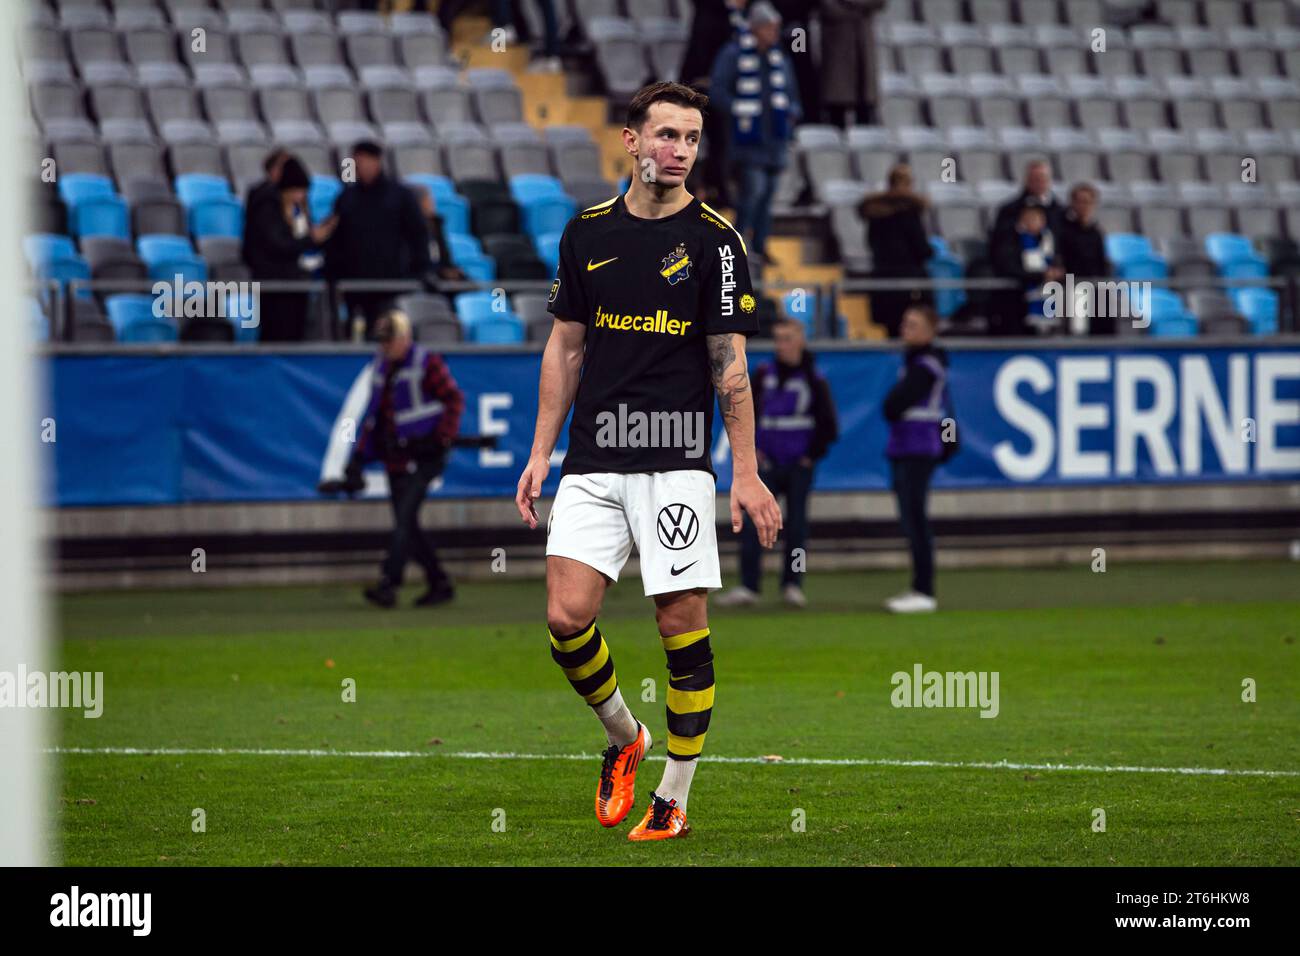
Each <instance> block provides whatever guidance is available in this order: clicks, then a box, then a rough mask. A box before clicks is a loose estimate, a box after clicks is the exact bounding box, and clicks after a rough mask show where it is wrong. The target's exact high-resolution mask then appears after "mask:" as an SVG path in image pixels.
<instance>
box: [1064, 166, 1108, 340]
mask: <svg viewBox="0 0 1300 956" xmlns="http://www.w3.org/2000/svg"><path fill="white" fill-rule="evenodd" d="M1097 199H1098V192H1097V187H1096V186H1094V185H1092V183H1078V184H1077V185H1075V186H1074V187H1073V188H1072V189H1071V190H1070V205H1069V208H1067V209H1066V210H1065V213H1064V214H1063V215H1062V216H1061V234H1060V239H1059V241H1058V242H1057V250H1058V252H1059V254H1060V260H1061V268H1062V269H1064V270H1065V271H1066V272H1067V273H1069V274H1071V275H1073V276H1074V278H1075V281H1076V282H1077V281H1079V280H1081V279H1083V280H1087V279H1104V278H1107V277H1108V276H1109V275H1110V274H1111V266H1110V260H1109V259H1107V258H1106V235H1105V233H1103V232H1102V230H1101V226H1100V225H1099V224H1098V222H1097ZM1095 301H1096V300H1095V299H1094V302H1095ZM1086 318H1087V320H1088V334H1089V335H1114V334H1115V316H1113V315H1097V314H1095V312H1094V313H1093V314H1091V315H1088V316H1086Z"/></svg>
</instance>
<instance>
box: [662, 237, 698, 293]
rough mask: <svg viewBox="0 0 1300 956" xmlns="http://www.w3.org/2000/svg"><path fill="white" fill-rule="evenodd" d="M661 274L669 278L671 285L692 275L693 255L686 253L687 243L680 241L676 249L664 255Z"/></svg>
mask: <svg viewBox="0 0 1300 956" xmlns="http://www.w3.org/2000/svg"><path fill="white" fill-rule="evenodd" d="M659 274H660V275H661V276H663V277H664V278H665V279H667V280H668V284H669V285H676V284H677V283H679V282H681V281H682V280H683V279H689V278H690V277H691V257H690V256H688V255H687V254H686V245H685V243H680V242H679V243H678V244H677V248H676V249H674V250H673V251H672V252H670V253H669V254H668V255H666V256H664V258H663V267H662V268H660V270H659Z"/></svg>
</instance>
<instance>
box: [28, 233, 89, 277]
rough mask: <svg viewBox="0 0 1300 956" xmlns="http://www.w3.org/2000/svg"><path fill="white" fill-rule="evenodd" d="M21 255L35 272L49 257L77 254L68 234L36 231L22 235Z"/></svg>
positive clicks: (67, 256) (70, 256) (69, 256)
mask: <svg viewBox="0 0 1300 956" xmlns="http://www.w3.org/2000/svg"><path fill="white" fill-rule="evenodd" d="M23 255H24V256H25V257H26V259H27V264H28V266H29V267H30V268H31V269H32V271H33V272H35V271H36V270H37V269H39V268H40V267H41V266H42V265H43V264H44V263H46V262H49V261H50V260H51V259H56V258H59V257H64V258H74V257H75V256H76V255H77V247H76V246H74V245H73V244H72V239H71V238H69V237H68V236H65V235H55V234H52V233H37V234H36V235H31V236H24V237H23Z"/></svg>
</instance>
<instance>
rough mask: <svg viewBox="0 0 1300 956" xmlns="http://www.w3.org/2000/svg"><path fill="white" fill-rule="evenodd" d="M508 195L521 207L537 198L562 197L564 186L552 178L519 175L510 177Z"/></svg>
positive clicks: (527, 174) (535, 174) (529, 174)
mask: <svg viewBox="0 0 1300 956" xmlns="http://www.w3.org/2000/svg"><path fill="white" fill-rule="evenodd" d="M510 195H512V196H514V197H515V202H517V203H519V204H520V205H521V206H522V205H523V204H524V203H526V202H528V201H529V200H530V199H536V198H538V197H539V196H563V195H564V185H563V184H562V183H561V182H560V181H559V180H558V179H556V178H555V177H554V176H543V175H541V174H540V173H521V174H520V175H518V176H511V177H510Z"/></svg>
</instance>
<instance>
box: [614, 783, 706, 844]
mask: <svg viewBox="0 0 1300 956" xmlns="http://www.w3.org/2000/svg"><path fill="white" fill-rule="evenodd" d="M690 832H691V828H690V827H689V826H687V825H686V814H685V813H684V812H682V811H681V810H679V809H677V801H676V800H665V799H664V798H663V797H661V796H659V794H657V793H653V792H652V793H651V794H650V806H649V807H648V808H647V809H646V812H645V816H644V817H643V818H642V820H641V822H640V823H638V824H637V825H636V826H634V827H633V828H632V832H631V833H629V834H628V835H627V838H628V839H629V840H638V841H639V840H671V839H672V838H673V837H680V836H686V834H688V833H690Z"/></svg>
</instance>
